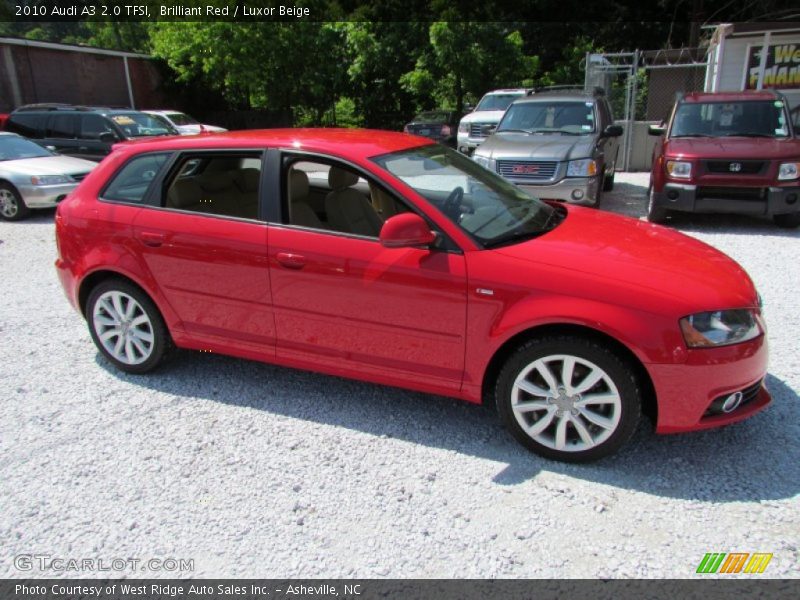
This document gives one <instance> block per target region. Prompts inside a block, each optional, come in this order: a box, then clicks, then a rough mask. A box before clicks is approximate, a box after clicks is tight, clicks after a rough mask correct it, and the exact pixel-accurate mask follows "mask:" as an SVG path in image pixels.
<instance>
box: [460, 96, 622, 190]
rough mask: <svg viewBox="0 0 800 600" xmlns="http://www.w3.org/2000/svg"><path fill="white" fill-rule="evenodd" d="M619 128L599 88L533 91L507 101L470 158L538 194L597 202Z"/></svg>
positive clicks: (606, 183)
mask: <svg viewBox="0 0 800 600" xmlns="http://www.w3.org/2000/svg"><path fill="white" fill-rule="evenodd" d="M621 134H622V127H620V126H619V125H615V124H614V119H613V117H612V115H611V107H610V105H609V103H608V100H606V97H605V95H604V94H603V93H602V92H601V91H600V90H596V91H594V92H583V91H566V90H561V91H547V92H537V93H535V94H533V95H532V96H528V97H524V98H521V99H519V100H516V101H515V102H514V103H513V104H511V106H510V107H509V108H508V110H507V111H506V113H505V115H504V116H503V120H502V121H500V124H499V125H498V126H497V129H496V130H495V131H494V134H493V135H492V136H491V137H490V138H489V139H488V140H486V141H485V142H484V143H483V144H481V145H480V146H479V147H478V149H477V150H476V151H475V154H474V155H473V159H474V160H475V162H477V163H479V164H481V165H483V166H484V167H486V168H488V169H490V170H492V171H495V172H497V173H499V174H500V175H502V176H503V177H505V178H506V179H508V180H509V181H511V182H512V183H515V184H517V185H518V186H520V187H521V188H523V189H525V190H526V191H528V192H530V193H531V194H532V195H533V196H536V197H538V198H545V199H552V200H563V201H565V202H571V203H574V204H583V205H587V206H598V205H599V204H600V198H601V195H602V193H603V191H604V190H610V189H611V188H612V187H613V185H614V169H615V167H616V163H617V154H618V153H619V144H618V142H617V139H616V138H618V137H619V136H620V135H621Z"/></svg>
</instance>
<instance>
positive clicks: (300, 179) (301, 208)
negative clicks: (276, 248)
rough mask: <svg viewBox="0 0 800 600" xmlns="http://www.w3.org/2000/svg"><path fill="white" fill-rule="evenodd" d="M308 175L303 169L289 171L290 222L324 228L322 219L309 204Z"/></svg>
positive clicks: (302, 225)
mask: <svg viewBox="0 0 800 600" xmlns="http://www.w3.org/2000/svg"><path fill="white" fill-rule="evenodd" d="M307 200H308V175H306V174H305V173H304V172H303V171H297V170H295V169H292V170H291V171H289V222H290V223H291V224H292V225H300V226H301V227H313V228H314V229H324V228H325V227H324V226H323V225H322V221H320V220H319V217H318V216H317V215H316V213H315V212H314V211H313V210H312V209H311V207H310V206H309V205H308V202H307Z"/></svg>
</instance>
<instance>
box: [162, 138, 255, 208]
mask: <svg viewBox="0 0 800 600" xmlns="http://www.w3.org/2000/svg"><path fill="white" fill-rule="evenodd" d="M173 172H174V175H173V177H171V180H170V181H169V183H168V184H167V186H166V194H165V198H164V206H165V207H166V208H174V209H178V210H183V211H189V212H196V213H202V214H206V215H212V216H217V217H238V218H240V219H258V218H259V216H258V187H259V182H260V180H261V153H260V152H243V153H241V154H240V153H239V152H236V153H230V152H225V153H219V154H217V153H214V152H208V153H202V154H195V155H186V156H184V157H183V159H182V160H180V161H179V162H178V165H177V168H176V169H175V170H174V171H173ZM262 220H263V219H262Z"/></svg>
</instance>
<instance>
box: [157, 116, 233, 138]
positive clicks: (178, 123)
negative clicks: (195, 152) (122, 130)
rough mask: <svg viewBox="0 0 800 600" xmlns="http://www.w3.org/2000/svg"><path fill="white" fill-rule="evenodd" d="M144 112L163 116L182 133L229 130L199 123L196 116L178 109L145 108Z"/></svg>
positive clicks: (191, 133) (194, 133)
mask: <svg viewBox="0 0 800 600" xmlns="http://www.w3.org/2000/svg"><path fill="white" fill-rule="evenodd" d="M142 112H145V113H147V114H149V115H155V116H156V117H160V118H162V119H163V120H164V121H166V122H167V123H169V124H170V125H172V126H173V127H174V128H175V129H177V130H178V131H179V132H180V134H181V135H196V134H198V133H203V132H210V133H217V132H219V131H228V130H227V129H224V128H223V127H217V126H216V125H205V124H204V123H199V122H198V121H197V119H195V118H194V117H190V116H189V115H187V114H186V113H182V112H179V111H177V110H143V111H142Z"/></svg>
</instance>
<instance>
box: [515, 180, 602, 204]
mask: <svg viewBox="0 0 800 600" xmlns="http://www.w3.org/2000/svg"><path fill="white" fill-rule="evenodd" d="M600 179H601V178H600V177H565V178H564V179H562V180H561V181H557V182H556V183H545V184H541V185H538V184H531V183H530V182H529V181H514V180H513V179H509V181H511V183H513V184H514V185H516V186H517V187H520V188H522V189H523V190H525V191H526V192H528V193H529V194H530V195H532V196H535V197H537V198H541V199H543V200H561V201H563V202H569V203H570V204H580V205H583V206H594V205H596V204H597V196H598V193H599V191H600V185H601V183H600Z"/></svg>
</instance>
